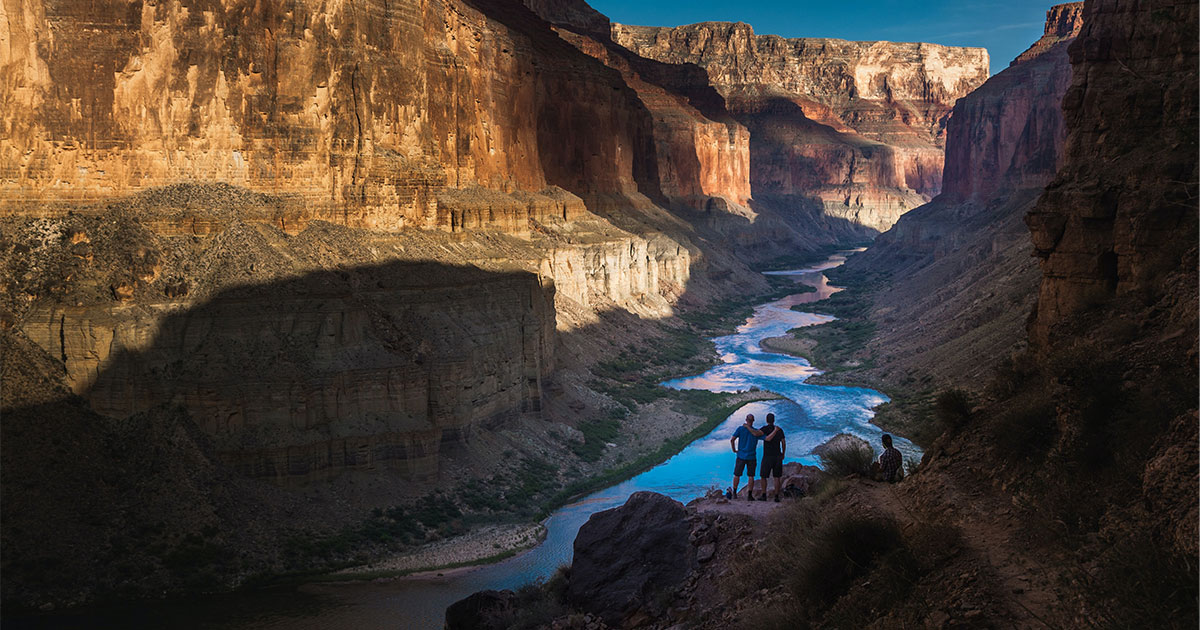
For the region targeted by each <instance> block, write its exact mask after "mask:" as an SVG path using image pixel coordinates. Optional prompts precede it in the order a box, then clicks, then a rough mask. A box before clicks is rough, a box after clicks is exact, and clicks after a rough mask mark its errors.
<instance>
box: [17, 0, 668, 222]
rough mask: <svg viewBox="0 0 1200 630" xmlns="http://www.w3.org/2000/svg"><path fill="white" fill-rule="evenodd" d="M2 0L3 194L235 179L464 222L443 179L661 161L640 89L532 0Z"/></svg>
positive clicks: (83, 195) (582, 185)
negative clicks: (514, 0)
mask: <svg viewBox="0 0 1200 630" xmlns="http://www.w3.org/2000/svg"><path fill="white" fill-rule="evenodd" d="M5 6H6V8H7V14H8V16H9V19H7V20H4V24H5V26H4V28H5V29H6V31H5V35H6V37H5V40H6V41H8V42H9V44H8V45H6V46H4V47H3V50H2V51H0V55H2V56H0V80H2V82H3V84H4V85H5V86H6V88H5V89H4V90H3V92H0V99H3V102H2V105H3V106H2V107H0V109H2V110H3V112H4V114H3V115H2V120H0V125H2V128H3V129H4V135H5V137H6V139H7V140H6V142H5V143H4V146H3V149H2V150H0V202H2V203H4V204H5V205H6V206H7V207H9V208H13V207H14V206H18V207H21V208H23V209H25V210H26V211H38V210H39V208H37V207H35V208H27V206H31V205H32V206H38V205H40V204H44V203H45V202H48V201H54V200H63V199H70V200H79V199H103V198H109V197H113V196H116V195H123V194H128V193H133V192H137V191H139V190H143V189H146V188H151V187H155V186H163V185H167V184H173V183H176V182H180V181H210V182H211V181H221V182H226V183H230V184H234V185H238V186H244V187H247V188H250V189H253V190H257V191H264V192H272V193H277V194H279V193H286V194H289V195H298V196H299V197H301V198H302V199H303V201H304V204H303V205H304V207H305V208H307V209H308V211H309V212H311V213H312V214H314V215H315V216H316V217H317V218H325V219H330V220H337V221H339V222H346V223H350V224H354V225H364V226H376V227H384V228H399V227H406V226H416V227H427V228H428V227H440V228H443V229H451V228H452V227H453V226H452V224H450V223H448V221H449V219H450V217H451V216H452V213H451V212H448V211H446V210H445V209H443V208H441V206H440V204H439V199H438V197H437V194H436V193H437V191H439V190H443V189H445V188H466V187H470V186H483V187H487V188H491V189H495V190H500V191H504V192H511V191H514V190H527V191H539V190H542V189H544V188H546V187H547V186H548V185H559V186H562V187H564V188H566V189H568V190H572V191H574V192H576V193H579V194H583V195H585V196H586V195H588V194H598V193H620V192H633V191H635V190H636V183H635V180H637V179H638V178H639V177H641V178H644V179H648V178H649V177H650V176H651V174H652V173H653V165H652V164H650V163H648V162H642V163H639V162H638V161H639V160H640V159H642V156H644V155H648V154H649V152H648V151H644V150H643V147H642V146H641V144H642V143H645V142H648V141H649V119H648V118H647V117H646V116H645V115H644V113H643V112H642V111H641V109H640V107H639V106H637V105H636V103H635V102H634V101H633V98H634V96H633V94H632V92H631V91H630V90H629V89H628V88H627V87H626V86H625V85H624V83H623V82H622V81H621V80H620V77H619V76H618V75H617V74H616V73H615V72H613V71H611V70H608V69H607V68H604V67H603V66H602V65H600V64H597V63H594V62H592V60H590V59H589V58H587V57H586V56H584V55H582V54H581V53H579V52H578V51H576V50H575V49H574V48H573V47H571V46H569V45H567V44H566V43H565V42H563V41H561V40H560V39H559V38H558V37H557V36H555V35H554V33H553V32H552V31H551V30H550V29H549V27H548V26H547V25H546V24H545V23H544V22H542V21H541V20H539V19H538V18H537V17H536V16H534V15H533V14H532V13H531V12H529V11H528V10H527V9H525V8H524V7H522V6H521V5H519V4H509V3H504V2H488V1H483V0H480V1H478V2H461V1H456V0H449V1H444V2H443V1H439V2H434V3H423V2H422V3H418V2H383V1H373V2H367V3H334V4H328V3H322V2H307V1H302V2H298V3H293V4H290V5H288V6H286V7H277V6H275V5H273V4H262V3H255V2H240V1H239V2H232V3H214V2H207V1H202V0H195V1H189V0H172V1H170V2H158V3H138V4H134V5H130V4H128V3H126V2H116V1H110V2H97V3H88V4H77V3H47V2H43V1H42V0H21V1H20V2H9V3H6V5H5ZM568 138H569V141H567V139H568ZM500 222H501V223H503V220H501V221H500Z"/></svg>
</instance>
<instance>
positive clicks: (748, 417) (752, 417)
mask: <svg viewBox="0 0 1200 630" xmlns="http://www.w3.org/2000/svg"><path fill="white" fill-rule="evenodd" d="M746 419H747V420H749V421H750V422H754V414H752V413H748V414H746Z"/></svg>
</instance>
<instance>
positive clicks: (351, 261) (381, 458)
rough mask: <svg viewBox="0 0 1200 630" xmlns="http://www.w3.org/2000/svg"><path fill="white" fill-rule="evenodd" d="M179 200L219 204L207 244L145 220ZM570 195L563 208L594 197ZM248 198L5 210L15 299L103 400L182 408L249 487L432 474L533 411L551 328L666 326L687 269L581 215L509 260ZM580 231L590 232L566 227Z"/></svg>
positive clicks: (672, 255) (657, 245) (548, 364)
mask: <svg viewBox="0 0 1200 630" xmlns="http://www.w3.org/2000/svg"><path fill="white" fill-rule="evenodd" d="M171 192H174V193H175V196H181V195H184V194H186V195H189V196H191V197H193V198H196V199H200V200H204V201H208V202H209V203H211V204H212V205H213V206H217V208H218V209H215V210H196V211H195V213H196V214H198V215H201V217H203V219H204V220H201V221H200V222H201V223H203V224H204V225H206V226H208V227H207V229H206V235H205V236H204V237H197V236H194V235H191V234H187V233H183V234H180V233H179V230H177V229H166V230H163V232H161V233H160V232H158V231H155V228H158V229H160V230H161V229H162V227H161V226H162V225H164V224H165V225H167V226H169V227H172V226H174V227H177V226H175V224H172V223H169V222H166V221H164V220H160V221H144V220H143V219H144V218H146V217H147V216H151V217H153V216H156V215H158V214H159V213H157V212H155V211H152V210H150V209H148V208H147V206H153V200H155V199H157V198H159V197H162V196H164V195H166V194H167V193H171ZM243 194H244V193H243ZM561 194H562V196H563V197H564V199H566V201H565V202H564V207H571V206H582V202H581V201H580V200H579V199H578V198H575V197H573V196H572V195H570V194H569V193H565V192H564V193H561ZM236 195H237V191H236V190H230V189H221V188H218V189H216V190H210V189H206V188H204V187H191V188H182V189H180V188H175V189H167V190H166V191H163V192H159V193H156V194H152V195H144V196H143V197H142V198H140V201H142V202H143V203H142V205H141V207H139V208H138V211H137V212H129V210H130V209H131V207H137V206H136V205H135V204H134V203H131V202H118V203H116V204H114V205H112V206H110V210H109V211H107V212H106V213H104V214H101V215H95V216H93V215H91V214H87V213H84V214H80V215H73V216H69V217H65V218H62V219H40V220H39V221H37V222H35V223H33V224H29V223H21V222H10V223H8V224H7V225H6V226H5V228H9V229H6V230H5V232H7V233H8V234H9V239H10V240H9V241H8V242H7V243H6V248H5V251H4V256H3V262H4V268H5V271H6V277H7V278H8V279H9V282H10V283H11V286H10V287H9V288H10V293H9V295H8V296H7V299H6V300H5V301H4V310H5V313H6V316H7V317H8V318H10V319H9V320H8V321H9V322H10V323H15V324H16V325H17V326H18V328H19V330H21V331H22V332H23V334H24V335H26V336H27V337H28V338H29V339H30V340H32V341H33V342H34V343H36V344H37V345H38V346H40V347H42V348H43V349H44V350H45V351H46V352H47V353H48V354H49V355H50V356H53V357H56V358H58V359H60V360H61V362H62V369H63V372H62V375H61V378H62V379H63V381H64V383H65V385H66V386H67V387H69V388H70V389H71V390H72V391H74V392H75V393H77V394H80V395H82V396H84V397H85V398H86V399H87V400H88V401H89V402H90V404H91V405H92V407H93V408H94V409H95V410H96V411H99V412H101V413H104V414H106V415H109V416H112V417H117V418H123V417H127V416H130V415H135V414H138V413H141V412H145V411H148V410H151V409H153V408H155V407H157V406H159V405H164V404H169V405H182V406H183V407H185V408H186V409H188V410H189V413H190V414H191V416H192V418H193V420H194V422H195V423H196V425H197V426H198V427H199V428H200V429H201V430H202V431H203V432H204V433H205V434H207V435H208V436H209V437H210V439H211V440H212V444H213V446H214V448H215V449H216V451H217V452H218V453H219V454H220V455H221V457H222V458H224V459H225V460H226V461H227V462H228V463H231V464H233V465H234V466H235V468H236V469H237V470H239V471H241V472H243V473H245V474H246V475H247V476H251V477H267V478H271V479H273V480H276V481H279V482H291V481H309V480H314V479H319V478H322V477H326V476H328V475H330V474H334V473H337V472H339V471H342V470H348V469H359V470H362V469H372V470H374V469H376V468H379V467H389V466H390V467H393V468H395V469H397V470H399V471H400V472H402V473H404V475H405V476H407V477H409V478H412V479H426V478H431V477H436V475H437V474H438V470H439V469H438V466H439V455H445V454H446V453H447V452H452V451H453V450H454V449H456V448H459V447H460V446H461V445H463V444H464V443H466V442H468V441H470V439H471V437H472V435H474V434H475V433H476V432H477V431H478V430H480V429H481V428H482V429H489V430H490V429H496V428H498V427H500V426H503V425H505V424H507V423H509V422H510V421H511V420H512V419H514V418H516V417H518V416H520V415H521V414H524V413H529V414H532V416H533V417H542V414H541V413H540V412H541V410H542V404H541V396H542V393H543V390H544V387H545V385H546V382H547V380H548V379H549V377H550V375H551V373H552V371H553V370H554V367H555V357H556V352H557V343H558V342H557V340H556V330H557V331H561V332H563V333H571V332H574V331H575V329H576V328H579V327H583V326H586V325H587V324H588V321H591V320H594V318H595V317H596V315H597V314H599V313H601V312H603V311H605V310H611V309H622V310H627V311H630V312H633V313H636V314H638V315H641V316H645V317H663V316H667V315H669V314H671V313H672V312H673V311H672V302H673V301H674V300H676V299H678V297H679V296H680V295H682V293H683V292H684V290H685V288H687V287H688V285H689V282H690V281H691V270H692V251H691V250H690V249H689V248H688V247H685V246H683V245H680V244H679V243H678V242H676V241H674V240H671V239H669V238H666V237H662V236H654V237H650V238H643V237H637V236H635V235H632V234H629V233H624V232H622V231H620V230H617V229H615V228H613V227H612V226H611V225H609V224H608V223H607V222H604V221H603V220H601V219H599V218H598V217H595V216H594V215H590V213H586V211H581V212H583V213H585V214H587V216H577V217H573V218H572V220H570V221H567V220H564V219H563V218H561V217H558V218H556V220H555V221H552V222H550V221H548V222H545V223H534V224H533V230H531V232H533V234H535V235H536V236H532V235H531V236H530V237H527V238H528V239H529V240H514V241H512V242H511V243H509V244H508V245H507V247H505V248H504V250H503V251H498V250H497V249H496V245H495V244H490V243H488V242H486V240H478V239H470V240H467V239H463V238H461V237H458V236H452V235H444V236H439V233H438V232H425V233H419V232H403V233H398V234H386V233H380V232H354V231H352V230H353V228H334V226H331V225H329V224H325V223H320V222H316V223H312V224H311V225H310V226H309V227H308V228H306V229H305V230H303V231H301V232H300V233H298V234H296V235H289V234H287V233H286V232H284V231H282V230H280V229H279V228H278V227H276V226H273V225H270V224H267V223H259V222H244V221H241V220H240V219H236V218H234V219H232V220H230V219H225V220H221V216H220V215H221V214H222V212H221V211H220V209H219V205H220V204H221V203H222V201H221V197H236ZM168 196H169V195H168ZM200 205H207V204H200ZM232 205H233V206H234V207H235V208H240V207H242V206H243V205H250V204H240V203H237V202H236V201H235V202H234V203H233V204H232ZM588 217H590V218H588ZM179 218H180V219H183V222H184V225H185V226H192V225H195V224H196V223H197V220H196V219H197V217H195V216H193V217H190V220H189V218H187V217H179ZM568 226H569V227H570V228H571V229H570V231H569V233H570V234H572V235H586V236H588V237H589V238H586V239H579V240H586V241H587V242H571V241H572V240H577V236H573V237H570V238H567V237H562V236H560V235H558V234H556V232H558V231H562V230H567V228H568ZM10 230H11V231H10ZM339 230H341V231H339ZM345 230H351V231H345ZM43 233H44V234H43ZM39 234H43V236H41V237H40V238H41V239H42V240H41V241H40V242H39V241H38V240H36V239H38V238H39ZM22 252H23V253H22ZM498 254H503V255H502V256H500V257H499V258H498ZM709 264H715V263H714V262H710V263H709ZM726 269H727V268H726ZM726 273H729V271H728V269H727V271H726ZM701 286H703V282H701ZM697 290H698V291H700V293H703V292H704V290H703V289H702V288H697ZM559 312H563V313H570V314H574V317H568V316H565V315H564V316H562V317H560V316H559V315H558V313H559ZM581 312H582V313H585V314H587V315H585V317H584V318H583V319H580V318H579V316H578V315H577V314H578V313H581ZM589 317H590V318H591V319H588V318H589Z"/></svg>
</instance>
